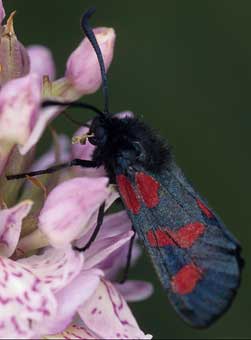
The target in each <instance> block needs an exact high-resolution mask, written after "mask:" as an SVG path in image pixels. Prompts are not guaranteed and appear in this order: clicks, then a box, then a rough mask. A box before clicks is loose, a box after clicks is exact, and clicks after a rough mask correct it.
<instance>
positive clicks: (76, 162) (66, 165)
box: [6, 158, 98, 180]
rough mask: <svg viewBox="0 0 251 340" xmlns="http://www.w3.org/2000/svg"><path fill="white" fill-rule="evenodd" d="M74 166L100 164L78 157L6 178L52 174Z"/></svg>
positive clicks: (85, 166) (89, 166)
mask: <svg viewBox="0 0 251 340" xmlns="http://www.w3.org/2000/svg"><path fill="white" fill-rule="evenodd" d="M72 166H81V167H83V168H95V167H97V166H98V165H97V164H96V162H94V161H90V160H84V159H78V158H76V159H73V160H72V161H70V162H67V163H62V164H57V165H54V166H52V167H50V168H47V169H44V170H38V171H31V172H24V173H21V174H14V175H7V176H6V178H7V180H13V179H20V178H25V177H26V176H29V177H34V176H39V175H44V174H51V173H53V172H56V171H59V170H61V169H65V168H70V167H72Z"/></svg>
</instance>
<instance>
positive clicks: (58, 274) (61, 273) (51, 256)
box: [18, 247, 84, 292]
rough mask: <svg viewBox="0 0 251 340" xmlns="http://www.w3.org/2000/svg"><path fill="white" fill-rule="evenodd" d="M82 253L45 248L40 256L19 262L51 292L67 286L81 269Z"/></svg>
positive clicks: (69, 248) (70, 249)
mask: <svg viewBox="0 0 251 340" xmlns="http://www.w3.org/2000/svg"><path fill="white" fill-rule="evenodd" d="M83 261H84V257H83V253H80V252H77V251H73V250H72V248H71V247H68V248H65V249H55V248H47V249H46V250H45V252H44V253H43V254H42V255H33V256H30V257H26V258H23V259H21V260H19V261H18V262H19V263H22V265H24V266H26V267H27V268H30V269H31V270H32V271H33V272H34V273H36V275H37V276H38V277H39V278H40V279H41V280H42V282H43V283H44V284H45V285H47V286H48V287H49V288H50V289H51V290H52V291H53V292H58V291H59V290H60V289H62V288H64V287H65V286H67V285H68V284H69V283H70V282H71V281H72V280H73V279H74V278H75V277H76V276H77V275H78V274H79V273H80V271H81V269H82V267H83Z"/></svg>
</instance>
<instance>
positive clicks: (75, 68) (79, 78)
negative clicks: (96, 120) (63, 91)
mask: <svg viewBox="0 0 251 340" xmlns="http://www.w3.org/2000/svg"><path fill="white" fill-rule="evenodd" d="M93 31H94V33H95V36H96V39H97V42H98V44H99V47H100V49H101V53H102V56H103V59H104V63H105V68H106V70H107V69H108V67H109V66H110V64H111V61H112V58H113V50H114V43H115V32H114V30H113V28H106V27H100V28H95V29H94V30H93ZM66 78H67V79H68V80H69V81H70V82H71V83H72V84H73V86H74V87H75V88H76V89H77V90H78V91H79V92H81V93H82V94H90V93H93V92H95V91H97V89H98V88H99V86H100V85H101V73H100V66H99V64H98V59H97V56H96V53H95V51H94V49H93V47H92V45H91V43H90V42H89V40H88V39H87V38H85V39H84V40H83V41H82V42H81V44H80V45H79V46H78V47H77V48H76V50H75V51H73V53H72V54H71V55H70V57H69V59H68V61H67V69H66Z"/></svg>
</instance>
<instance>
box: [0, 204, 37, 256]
mask: <svg viewBox="0 0 251 340" xmlns="http://www.w3.org/2000/svg"><path fill="white" fill-rule="evenodd" d="M32 204H33V202H32V201H30V200H26V201H23V202H21V203H19V204H17V205H15V206H14V207H13V208H10V209H3V210H0V253H1V255H3V256H6V257H9V256H11V255H12V254H13V253H14V251H15V249H16V246H17V243H18V240H19V237H20V233H21V227H22V221H23V219H24V217H26V216H27V215H28V213H29V211H30V209H31V207H32Z"/></svg>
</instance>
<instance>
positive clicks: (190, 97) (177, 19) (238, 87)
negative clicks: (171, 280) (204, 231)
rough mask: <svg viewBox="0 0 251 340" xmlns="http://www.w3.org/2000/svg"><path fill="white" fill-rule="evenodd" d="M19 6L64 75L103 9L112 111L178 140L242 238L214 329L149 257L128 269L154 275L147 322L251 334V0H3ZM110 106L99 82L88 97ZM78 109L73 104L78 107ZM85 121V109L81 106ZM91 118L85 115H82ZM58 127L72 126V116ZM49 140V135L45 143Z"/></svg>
mask: <svg viewBox="0 0 251 340" xmlns="http://www.w3.org/2000/svg"><path fill="white" fill-rule="evenodd" d="M4 4H5V8H6V12H7V13H10V11H11V10H14V9H16V10H17V16H16V18H15V28H16V33H17V35H18V37H19V40H20V41H22V42H23V43H24V44H25V45H30V44H38V43H39V44H43V45H46V46H48V47H49V48H50V49H51V50H52V52H53V55H54V58H55V60H56V63H57V76H58V77H59V76H62V75H63V73H64V69H65V62H66V60H67V58H68V56H69V54H70V53H71V52H72V50H73V49H74V48H75V47H76V46H77V45H78V43H79V42H80V40H81V39H82V37H83V35H82V32H81V30H80V26H79V20H80V16H81V14H82V13H83V11H85V10H86V9H87V8H88V7H90V6H93V5H94V6H96V7H97V9H98V11H97V13H96V15H95V16H94V17H93V19H92V24H93V26H112V27H114V28H115V30H116V32H117V44H116V50H115V57H114V62H113V64H112V67H111V68H110V71H109V86H110V102H111V108H112V111H122V110H126V109H130V110H132V111H134V112H135V113H137V114H138V115H139V116H142V117H143V118H144V120H145V121H146V122H147V123H148V124H150V125H151V126H153V127H154V128H156V129H158V130H159V131H160V132H161V134H162V135H163V136H166V137H167V138H168V140H169V142H170V143H171V144H172V145H173V146H174V151H175V154H176V158H177V161H178V163H179V165H180V166H181V167H182V169H183V170H184V172H185V173H186V175H187V177H188V178H189V179H190V180H191V181H192V183H193V184H194V186H195V187H196V189H197V190H198V191H200V192H201V193H202V195H203V196H205V197H206V198H207V200H208V201H209V202H210V205H211V206H213V207H214V208H215V210H216V211H217V212H218V213H219V215H220V216H221V217H222V218H223V220H224V221H225V223H226V225H227V226H228V228H229V229H230V230H231V231H232V232H233V233H234V234H235V235H236V237H237V238H238V239H239V240H240V242H241V244H242V245H243V251H244V257H245V259H246V267H245V269H244V273H243V279H242V284H241V288H240V290H239V293H238V295H237V297H236V300H235V301H234V303H233V305H232V307H231V308H230V310H229V311H228V312H227V313H226V314H225V315H224V316H223V317H222V318H221V319H220V320H218V321H217V322H216V323H215V325H213V326H211V328H209V329H208V330H193V329H191V328H190V327H188V326H186V325H185V324H184V323H183V321H181V320H180V319H179V318H178V317H177V315H176V314H175V312H174V311H173V309H172V307H171V306H170V304H169V302H168V300H167V297H166V295H165V294H164V292H163V290H162V288H161V286H160V284H159V282H158V280H157V278H156V276H155V273H154V271H153V269H152V266H151V264H150V261H149V260H148V258H147V257H146V256H143V257H142V258H141V260H140V261H139V263H138V265H137V266H136V267H135V268H133V270H132V271H131V273H130V277H131V278H134V279H143V278H144V279H146V280H149V281H151V282H153V283H154V286H155V293H154V295H153V296H152V297H151V298H150V299H149V300H147V301H144V302H140V303H137V304H136V303H135V304H133V305H132V309H133V311H134V314H135V316H136V318H137V320H138V322H139V324H140V326H141V327H142V328H143V329H144V330H145V331H146V332H149V333H151V334H153V335H154V338H155V339H163V338H182V339H185V338H194V339H207V338H223V337H224V338H236V337H238V338H240V337H241V338H245V337H246V338H250V337H251V311H250V310H251V274H250V269H249V266H250V261H249V258H250V255H251V225H250V221H251V208H250V203H251V202H250V196H251V193H250V189H251V188H250V170H251V157H250V147H251V142H250V132H251V100H250V92H251V1H249V0H238V1H236V0H220V1H219V0H203V1H201V0H189V1H187V0H176V1H175V0H158V1H155V2H153V1H143V0H138V1H132V0H127V1H117V0H107V1H98V0H92V1H89V0H74V1H66V0H57V1H55V0H54V1H51V0H43V1H27V0H26V1H24V0H8V1H7V0H5V1H4ZM85 100H86V101H87V102H90V103H92V104H94V105H97V106H98V107H102V103H103V100H102V95H101V91H99V92H98V93H97V94H95V95H92V96H90V97H88V98H86V97H85ZM74 112H75V111H74ZM74 114H75V116H74V118H77V119H82V120H85V119H87V118H88V117H90V116H88V115H87V113H86V112H77V113H74ZM83 118H84V119H83ZM53 126H54V127H55V128H56V129H57V131H58V132H62V133H63V132H65V133H67V134H69V135H71V134H72V133H73V131H74V130H75V127H74V126H71V124H70V123H68V122H67V121H66V120H65V118H64V117H60V118H58V119H57V120H56V121H55V123H54V124H53ZM48 143H49V134H45V135H44V137H43V140H42V144H41V145H40V149H39V150H40V152H42V151H43V150H44V149H45V148H46V147H47V146H48Z"/></svg>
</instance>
